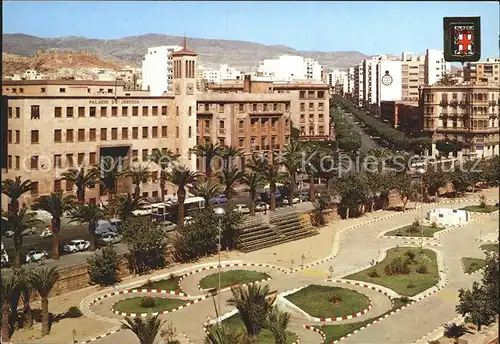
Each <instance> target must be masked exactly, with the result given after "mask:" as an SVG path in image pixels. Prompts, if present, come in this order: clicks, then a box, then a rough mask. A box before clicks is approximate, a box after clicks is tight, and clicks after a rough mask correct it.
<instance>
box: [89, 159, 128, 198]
mask: <svg viewBox="0 0 500 344" xmlns="http://www.w3.org/2000/svg"><path fill="white" fill-rule="evenodd" d="M95 168H96V170H97V171H98V172H97V174H98V176H99V179H100V183H101V185H102V186H103V187H104V190H105V191H106V192H107V193H108V195H109V198H110V199H113V196H114V195H115V193H116V182H117V180H118V178H119V177H120V176H121V175H122V173H123V171H122V165H121V163H120V161H118V160H115V159H113V158H112V157H110V156H107V157H103V158H101V161H100V163H99V164H98V165H96V166H95Z"/></svg>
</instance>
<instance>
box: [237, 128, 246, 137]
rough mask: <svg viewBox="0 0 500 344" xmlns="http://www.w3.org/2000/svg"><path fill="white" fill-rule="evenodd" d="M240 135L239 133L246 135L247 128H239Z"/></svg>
mask: <svg viewBox="0 0 500 344" xmlns="http://www.w3.org/2000/svg"><path fill="white" fill-rule="evenodd" d="M238 135H239V136H245V129H243V128H239V129H238Z"/></svg>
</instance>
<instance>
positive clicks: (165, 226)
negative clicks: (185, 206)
mask: <svg viewBox="0 0 500 344" xmlns="http://www.w3.org/2000/svg"><path fill="white" fill-rule="evenodd" d="M161 226H162V227H163V229H164V230H165V232H172V231H175V230H176V229H177V225H176V224H175V223H173V222H170V221H163V222H162V223H161Z"/></svg>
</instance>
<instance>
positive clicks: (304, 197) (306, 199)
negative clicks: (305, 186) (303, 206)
mask: <svg viewBox="0 0 500 344" xmlns="http://www.w3.org/2000/svg"><path fill="white" fill-rule="evenodd" d="M299 200H300V201H301V202H309V192H303V193H301V194H300V195H299Z"/></svg>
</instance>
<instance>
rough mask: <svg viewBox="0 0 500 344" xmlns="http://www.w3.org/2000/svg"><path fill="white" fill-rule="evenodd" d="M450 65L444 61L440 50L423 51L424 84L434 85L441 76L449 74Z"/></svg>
mask: <svg viewBox="0 0 500 344" xmlns="http://www.w3.org/2000/svg"><path fill="white" fill-rule="evenodd" d="M450 71H451V64H450V63H448V62H446V61H445V60H444V55H443V51H442V50H437V49H427V50H426V51H425V80H424V82H425V84H426V85H434V84H435V83H436V82H438V81H439V80H441V78H442V77H443V75H445V74H447V73H450Z"/></svg>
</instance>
